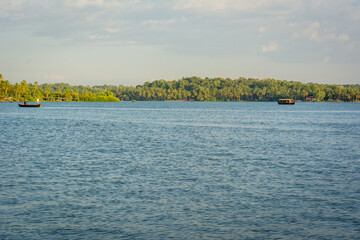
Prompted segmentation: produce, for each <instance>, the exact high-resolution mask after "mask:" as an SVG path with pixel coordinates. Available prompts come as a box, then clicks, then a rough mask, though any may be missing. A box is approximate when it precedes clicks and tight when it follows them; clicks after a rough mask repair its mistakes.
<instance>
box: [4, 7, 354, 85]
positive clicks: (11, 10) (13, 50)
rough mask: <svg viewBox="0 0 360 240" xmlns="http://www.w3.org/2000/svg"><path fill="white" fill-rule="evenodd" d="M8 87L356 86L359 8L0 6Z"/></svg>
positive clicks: (5, 76)
mask: <svg viewBox="0 0 360 240" xmlns="http://www.w3.org/2000/svg"><path fill="white" fill-rule="evenodd" d="M0 74H2V75H3V77H4V78H5V79H6V80H9V81H10V82H11V83H15V82H20V81H22V80H26V81H27V82H28V83H29V82H30V83H33V82H35V81H37V82H38V83H57V82H64V83H69V84H72V85H90V86H94V85H104V84H113V85H126V86H131V85H138V84H143V83H144V82H146V81H154V80H159V79H165V80H177V79H180V78H182V77H191V76H199V77H203V78H204V77H210V78H212V77H223V78H231V79H234V78H239V77H246V78H259V79H264V78H274V79H279V80H288V81H301V82H304V83H308V82H314V83H325V84H360V1H359V0H341V1H339V0H292V1H289V0H0Z"/></svg>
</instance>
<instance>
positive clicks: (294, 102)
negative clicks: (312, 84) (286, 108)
mask: <svg viewBox="0 0 360 240" xmlns="http://www.w3.org/2000/svg"><path fill="white" fill-rule="evenodd" d="M278 104H280V105H294V104H295V102H292V103H278Z"/></svg>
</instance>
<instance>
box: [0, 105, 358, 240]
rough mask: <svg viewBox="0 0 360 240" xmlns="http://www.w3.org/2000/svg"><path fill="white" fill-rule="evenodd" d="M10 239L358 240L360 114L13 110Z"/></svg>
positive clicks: (7, 184) (5, 154) (335, 110)
mask: <svg viewBox="0 0 360 240" xmlns="http://www.w3.org/2000/svg"><path fill="white" fill-rule="evenodd" d="M0 126H1V128H0V239H170V238H173V239H359V238H360V104H358V103H296V104H295V105H294V106H284V105H282V106H281V105H277V104H276V103H211V102H210V103H205V102H135V103H132V102H120V103H43V105H42V107H41V108H39V109H30V108H25V109H24V108H19V107H18V106H17V104H15V103H0Z"/></svg>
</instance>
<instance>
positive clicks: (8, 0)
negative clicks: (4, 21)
mask: <svg viewBox="0 0 360 240" xmlns="http://www.w3.org/2000/svg"><path fill="white" fill-rule="evenodd" d="M23 2H24V0H1V1H0V19H1V18H11V19H12V20H19V19H22V18H23V17H24V14H21V13H17V11H19V10H20V9H21V7H22V5H23Z"/></svg>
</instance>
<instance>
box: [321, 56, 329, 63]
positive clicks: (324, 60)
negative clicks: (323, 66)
mask: <svg viewBox="0 0 360 240" xmlns="http://www.w3.org/2000/svg"><path fill="white" fill-rule="evenodd" d="M330 59H331V58H330V56H326V57H324V59H323V62H324V63H327V62H329V61H330Z"/></svg>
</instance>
